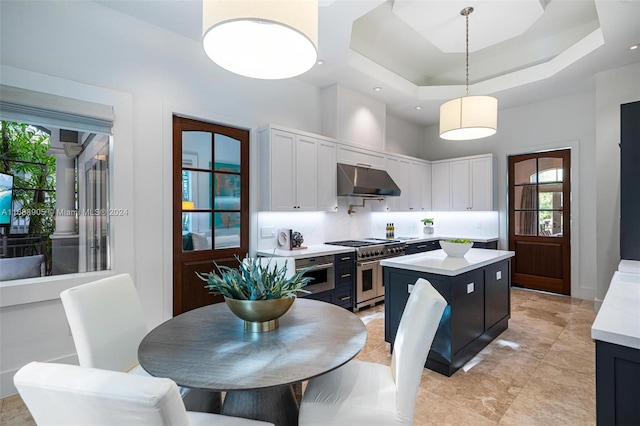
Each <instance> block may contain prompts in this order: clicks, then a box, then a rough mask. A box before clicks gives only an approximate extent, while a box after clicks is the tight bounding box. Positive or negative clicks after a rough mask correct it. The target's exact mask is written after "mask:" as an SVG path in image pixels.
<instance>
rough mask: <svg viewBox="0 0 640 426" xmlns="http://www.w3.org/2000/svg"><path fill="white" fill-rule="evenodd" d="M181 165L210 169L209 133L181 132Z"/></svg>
mask: <svg viewBox="0 0 640 426" xmlns="http://www.w3.org/2000/svg"><path fill="white" fill-rule="evenodd" d="M182 167H193V168H196V169H206V170H211V133H209V132H194V131H183V132H182Z"/></svg>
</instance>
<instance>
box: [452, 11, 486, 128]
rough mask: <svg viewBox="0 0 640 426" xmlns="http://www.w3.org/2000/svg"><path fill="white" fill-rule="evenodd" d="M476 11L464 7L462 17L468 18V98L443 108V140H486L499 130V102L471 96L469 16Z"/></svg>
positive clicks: (454, 100)
mask: <svg viewBox="0 0 640 426" xmlns="http://www.w3.org/2000/svg"><path fill="white" fill-rule="evenodd" d="M471 12H473V7H465V8H464V9H462V10H461V11H460V14H461V15H462V16H464V17H466V20H467V21H466V35H467V38H466V48H467V49H466V64H467V68H466V80H465V84H466V93H465V96H463V97H461V98H457V99H453V100H450V101H448V102H445V103H444V104H442V105H441V106H440V137H441V138H442V139H448V140H455V141H461V140H471V139H480V138H486V137H487V136H491V135H493V134H495V133H496V129H497V127H498V100H497V99H496V98H494V97H491V96H469V14H471Z"/></svg>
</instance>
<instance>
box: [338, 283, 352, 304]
mask: <svg viewBox="0 0 640 426" xmlns="http://www.w3.org/2000/svg"><path fill="white" fill-rule="evenodd" d="M334 303H335V304H336V305H340V306H343V307H345V308H352V307H353V288H352V287H351V286H348V287H346V286H345V287H340V288H336V290H335V293H334Z"/></svg>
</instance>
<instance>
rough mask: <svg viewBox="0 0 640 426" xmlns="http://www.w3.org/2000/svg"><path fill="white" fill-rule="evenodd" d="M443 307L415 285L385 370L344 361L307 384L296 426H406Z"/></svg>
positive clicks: (426, 285)
mask: <svg viewBox="0 0 640 426" xmlns="http://www.w3.org/2000/svg"><path fill="white" fill-rule="evenodd" d="M446 306H447V302H446V301H445V299H444V298H443V297H442V296H441V295H440V293H438V291H437V290H436V289H434V288H433V286H432V285H431V283H430V282H429V281H426V280H424V279H419V280H418V281H417V282H416V283H415V286H414V288H413V290H412V292H411V294H410V295H409V300H408V301H407V304H406V306H405V309H404V312H403V314H402V318H401V319H400V325H399V327H398V333H397V334H396V338H395V341H394V345H393V348H394V350H393V355H392V358H391V366H386V365H381V364H373V363H368V362H362V361H356V360H354V361H350V362H348V363H347V364H345V365H343V366H342V367H340V368H338V369H336V370H334V371H332V372H329V373H327V374H324V375H322V376H319V377H316V378H313V379H311V380H310V381H309V383H308V385H307V388H306V390H305V392H304V395H303V397H302V403H301V405H300V417H299V420H300V426H310V425H317V426H328V425H345V426H347V425H348V426H351V425H367V426H370V425H380V426H392V425H411V424H413V415H414V411H415V405H416V397H417V394H418V387H419V385H420V378H421V377H422V370H423V368H424V364H425V362H426V360H427V355H428V354H429V348H430V347H431V343H432V342H433V338H434V336H435V334H436V331H437V329H438V324H439V323H440V319H441V317H442V314H443V312H444V309H445V307H446Z"/></svg>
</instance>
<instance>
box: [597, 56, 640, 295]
mask: <svg viewBox="0 0 640 426" xmlns="http://www.w3.org/2000/svg"><path fill="white" fill-rule="evenodd" d="M637 100H640V64H635V65H629V66H627V67H623V68H619V69H615V70H611V71H607V72H603V73H600V74H599V75H598V76H597V78H596V129H595V130H596V147H595V156H596V167H595V176H596V182H595V189H596V209H595V212H596V218H597V222H596V242H597V285H598V286H597V299H596V301H597V302H598V305H599V303H600V302H601V301H602V300H603V299H604V295H605V294H606V293H607V290H608V289H609V283H610V281H611V276H612V275H613V272H614V271H615V270H616V269H617V267H618V262H619V261H620V149H619V147H618V143H619V142H620V105H621V104H624V103H628V102H633V101H637ZM639 193H640V191H639Z"/></svg>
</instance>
